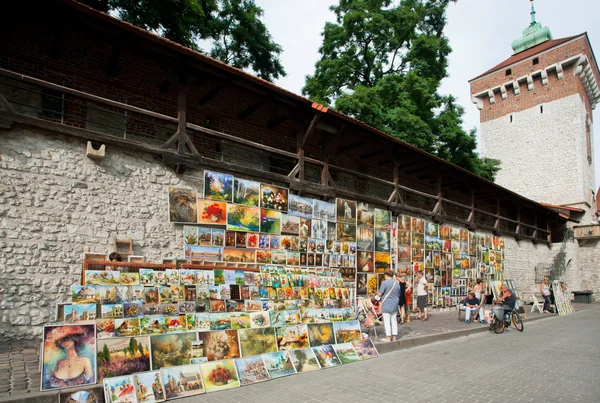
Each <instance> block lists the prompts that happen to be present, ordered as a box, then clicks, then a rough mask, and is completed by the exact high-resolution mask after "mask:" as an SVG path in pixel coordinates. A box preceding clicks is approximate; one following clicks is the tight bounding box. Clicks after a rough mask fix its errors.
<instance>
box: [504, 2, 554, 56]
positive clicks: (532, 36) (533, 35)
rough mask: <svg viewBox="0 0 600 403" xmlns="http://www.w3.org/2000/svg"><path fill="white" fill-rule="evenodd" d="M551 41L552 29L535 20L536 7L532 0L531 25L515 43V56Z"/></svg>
mask: <svg viewBox="0 0 600 403" xmlns="http://www.w3.org/2000/svg"><path fill="white" fill-rule="evenodd" d="M550 39H552V33H550V28H548V27H542V24H540V23H539V22H537V21H536V20H535V7H534V6H533V0H531V24H529V26H528V27H527V28H525V29H524V30H523V36H522V37H520V38H519V39H517V40H516V41H513V43H512V48H513V51H514V53H513V54H517V53H520V52H522V51H524V50H527V49H529V48H532V47H534V46H537V45H539V44H540V43H544V42H546V41H548V40H550Z"/></svg>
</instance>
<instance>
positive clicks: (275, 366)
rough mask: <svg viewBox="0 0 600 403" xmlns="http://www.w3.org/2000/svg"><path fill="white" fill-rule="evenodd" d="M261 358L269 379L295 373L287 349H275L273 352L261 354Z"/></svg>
mask: <svg viewBox="0 0 600 403" xmlns="http://www.w3.org/2000/svg"><path fill="white" fill-rule="evenodd" d="M262 359H263V361H264V363H265V367H266V368H267V371H269V376H270V377H271V379H275V378H281V377H282V376H287V375H292V374H295V373H296V369H295V368H294V364H292V358H291V357H290V354H289V353H288V352H287V351H277V352H274V353H268V354H263V355H262Z"/></svg>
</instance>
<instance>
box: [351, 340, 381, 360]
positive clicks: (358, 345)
mask: <svg viewBox="0 0 600 403" xmlns="http://www.w3.org/2000/svg"><path fill="white" fill-rule="evenodd" d="M352 346H353V347H354V350H355V351H356V354H357V355H358V358H359V359H360V360H361V361H362V360H368V359H369V358H375V357H378V356H379V353H378V352H377V349H376V348H375V346H374V345H373V342H372V341H371V339H365V340H360V341H353V342H352Z"/></svg>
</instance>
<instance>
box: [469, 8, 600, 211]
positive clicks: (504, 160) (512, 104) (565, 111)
mask: <svg viewBox="0 0 600 403" xmlns="http://www.w3.org/2000/svg"><path fill="white" fill-rule="evenodd" d="M512 48H513V51H514V53H513V55H512V56H511V57H509V58H508V59H506V60H505V61H503V62H502V63H500V64H498V65H497V66H495V67H493V68H491V69H490V70H488V71H486V72H485V73H483V74H481V75H479V76H477V77H475V78H474V79H472V80H470V81H469V83H470V85H471V96H472V101H473V103H475V104H476V106H477V108H478V109H479V110H480V111H481V112H480V122H481V149H482V154H483V155H484V156H486V157H490V158H496V159H499V160H500V161H501V169H500V172H498V175H497V178H496V182H497V183H498V184H499V185H501V186H504V187H506V188H508V189H511V190H513V191H514V192H516V193H519V194H522V195H524V196H526V197H529V198H531V199H533V200H536V201H539V202H542V203H549V204H554V205H562V206H568V207H572V208H580V209H583V210H585V211H586V214H585V217H584V218H582V223H589V222H590V221H591V220H592V217H593V213H595V211H596V207H595V205H596V203H595V189H596V185H595V178H594V160H593V158H594V153H593V118H592V110H593V109H594V108H595V106H596V104H597V103H598V101H599V100H600V90H599V88H598V83H600V75H599V73H598V65H597V63H596V60H595V58H594V54H593V51H592V48H591V45H590V42H589V39H588V36H587V33H582V34H579V35H575V36H571V37H568V38H561V39H553V38H552V34H551V33H550V29H549V28H548V27H543V26H542V25H541V24H540V23H539V22H537V21H536V17H535V8H534V5H533V1H532V4H531V24H530V25H529V26H528V27H527V28H525V30H523V36H522V37H521V38H519V39H517V40H515V41H514V42H513V43H512Z"/></svg>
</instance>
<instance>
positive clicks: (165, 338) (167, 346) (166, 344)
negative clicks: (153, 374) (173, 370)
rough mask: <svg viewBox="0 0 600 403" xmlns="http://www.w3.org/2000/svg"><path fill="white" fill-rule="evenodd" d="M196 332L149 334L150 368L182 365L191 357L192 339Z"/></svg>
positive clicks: (194, 338) (193, 339)
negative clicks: (150, 349)
mask: <svg viewBox="0 0 600 403" xmlns="http://www.w3.org/2000/svg"><path fill="white" fill-rule="evenodd" d="M195 340H196V333H178V334H166V335H159V336H150V346H151V348H152V369H153V370H156V369H161V368H166V367H174V366H177V365H184V364H186V363H189V362H190V358H192V341H195Z"/></svg>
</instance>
